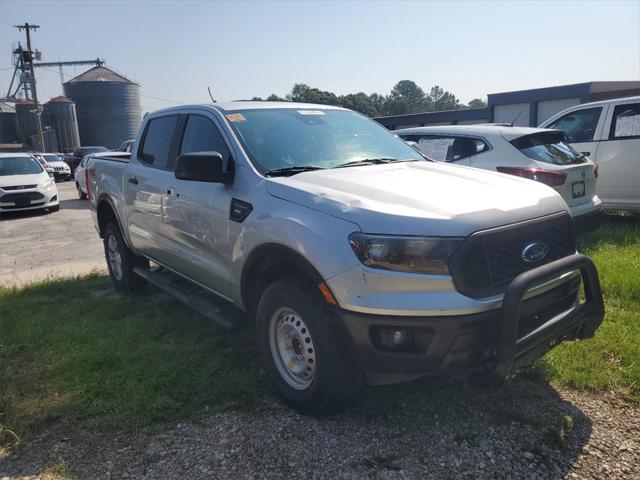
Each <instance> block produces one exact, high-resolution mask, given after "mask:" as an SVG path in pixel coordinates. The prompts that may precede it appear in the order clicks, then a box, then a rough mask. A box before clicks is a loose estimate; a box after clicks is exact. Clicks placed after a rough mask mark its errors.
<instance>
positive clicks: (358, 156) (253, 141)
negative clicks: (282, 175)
mask: <svg viewBox="0 0 640 480" xmlns="http://www.w3.org/2000/svg"><path fill="white" fill-rule="evenodd" d="M226 117H227V120H229V123H230V124H231V125H232V127H233V128H234V129H235V131H236V133H237V135H238V137H239V138H240V140H241V142H242V143H243V144H244V147H245V149H246V150H247V153H248V154H249V156H250V157H251V160H252V161H253V163H254V165H255V167H256V168H257V169H258V170H260V171H262V172H263V173H265V172H271V171H278V170H283V169H286V170H289V169H290V170H291V171H292V172H296V171H300V170H296V169H300V168H307V167H311V168H310V169H323V168H335V167H339V166H342V165H346V164H348V163H349V164H357V163H360V162H363V163H367V162H369V163H376V162H379V163H383V162H389V161H413V160H424V157H422V156H421V155H420V154H419V153H418V152H416V151H415V150H414V149H413V148H411V147H410V146H409V145H407V144H406V143H405V142H404V141H402V140H400V139H399V138H397V137H396V136H395V135H393V134H392V133H391V132H389V131H388V130H387V129H385V128H384V127H382V126H381V125H379V124H377V123H375V122H373V121H372V120H369V119H367V118H366V117H364V116H362V115H360V114H358V113H356V112H352V111H349V110H331V109H318V108H313V107H310V108H308V109H305V108H273V109H253V110H238V111H235V112H230V113H227V114H226Z"/></svg>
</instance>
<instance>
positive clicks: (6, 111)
mask: <svg viewBox="0 0 640 480" xmlns="http://www.w3.org/2000/svg"><path fill="white" fill-rule="evenodd" d="M17 139H18V122H17V120H16V109H15V108H14V107H13V105H9V104H8V103H4V102H0V143H13V142H15V141H16V140H17Z"/></svg>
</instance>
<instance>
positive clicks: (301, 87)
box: [286, 83, 339, 105]
mask: <svg viewBox="0 0 640 480" xmlns="http://www.w3.org/2000/svg"><path fill="white" fill-rule="evenodd" d="M286 99H287V100H289V101H292V102H303V103H319V104H322V105H338V104H339V102H338V97H337V96H336V94H335V93H333V92H326V91H323V90H319V89H317V88H311V87H310V86H309V85H306V84H304V83H296V84H295V85H294V86H293V88H292V89H291V93H290V94H289V95H287V97H286Z"/></svg>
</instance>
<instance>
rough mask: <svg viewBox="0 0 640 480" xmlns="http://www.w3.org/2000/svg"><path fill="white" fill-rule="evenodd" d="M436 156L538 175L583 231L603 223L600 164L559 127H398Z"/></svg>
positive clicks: (532, 177) (401, 133)
mask: <svg viewBox="0 0 640 480" xmlns="http://www.w3.org/2000/svg"><path fill="white" fill-rule="evenodd" d="M393 133H395V134H396V135H398V136H399V137H400V138H402V139H404V140H407V141H412V142H415V143H417V145H418V149H419V150H420V151H421V152H422V153H424V154H425V155H426V156H427V157H429V158H431V159H432V160H435V161H439V162H449V163H455V164H457V165H466V166H470V167H475V168H482V169H484V170H494V171H498V172H501V173H507V174H510V175H516V176H518V177H522V178H528V179H530V180H536V181H538V182H541V183H544V184H545V185H549V186H550V187H552V188H554V189H555V190H556V191H557V192H558V193H559V194H560V195H561V196H562V198H563V199H564V201H565V202H566V203H567V205H568V206H569V211H570V213H571V216H572V217H573V220H574V222H575V224H576V228H577V230H578V231H585V230H592V229H593V228H595V227H597V226H598V224H599V223H600V219H601V216H602V206H601V203H602V202H601V201H600V198H598V195H596V178H597V177H598V167H597V165H596V164H594V163H593V162H592V161H591V160H589V158H587V157H586V156H585V155H582V154H580V153H579V152H577V151H575V150H574V149H573V148H571V147H570V146H569V145H568V144H567V143H566V142H565V138H564V134H563V133H562V132H559V131H557V130H543V129H539V128H525V127H512V126H509V125H448V126H439V127H418V128H408V129H403V130H396V131H394V132H393Z"/></svg>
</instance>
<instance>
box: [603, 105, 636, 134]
mask: <svg viewBox="0 0 640 480" xmlns="http://www.w3.org/2000/svg"><path fill="white" fill-rule="evenodd" d="M627 138H640V103H627V104H625V105H618V106H617V107H616V108H615V109H614V110H613V118H612V119H611V130H610V132H609V139H611V140H620V139H627Z"/></svg>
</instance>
